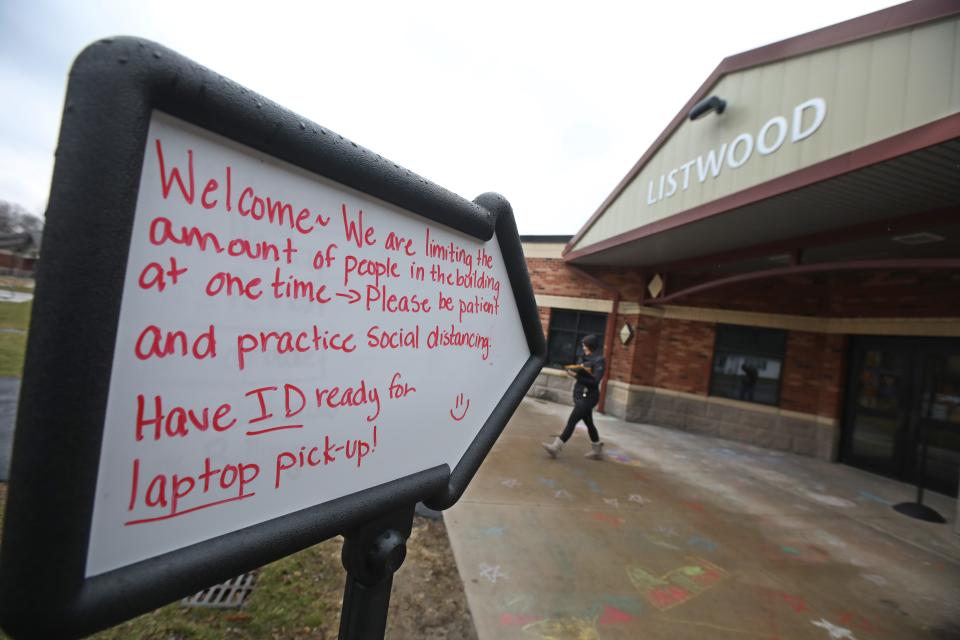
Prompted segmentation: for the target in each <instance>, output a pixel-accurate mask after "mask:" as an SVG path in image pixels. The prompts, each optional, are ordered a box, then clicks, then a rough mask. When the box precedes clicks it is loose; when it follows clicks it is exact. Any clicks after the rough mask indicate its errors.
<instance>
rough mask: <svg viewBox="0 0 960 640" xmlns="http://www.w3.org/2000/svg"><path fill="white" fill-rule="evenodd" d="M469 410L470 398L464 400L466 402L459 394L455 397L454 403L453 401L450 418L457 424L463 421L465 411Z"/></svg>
mask: <svg viewBox="0 0 960 640" xmlns="http://www.w3.org/2000/svg"><path fill="white" fill-rule="evenodd" d="M461 407H462V413H461ZM469 410H470V398H466V400H464V397H463V394H462V393H461V394H460V395H458V396H457V399H456V401H454V403H453V409H450V417H451V418H453V419H454V420H456V421H457V422H460V421H461V420H463V418H464V416H466V415H467V411H469ZM454 412H456V413H454ZM457 413H460V415H459V416H457Z"/></svg>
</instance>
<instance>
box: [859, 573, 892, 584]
mask: <svg viewBox="0 0 960 640" xmlns="http://www.w3.org/2000/svg"><path fill="white" fill-rule="evenodd" d="M860 577H861V578H863V579H864V580H866V581H867V582H872V583H873V584H875V585H877V586H878V587H882V586H885V585H886V584H887V579H886V578H884V577H883V576H880V575H877V574H875V573H864V574H861V575H860Z"/></svg>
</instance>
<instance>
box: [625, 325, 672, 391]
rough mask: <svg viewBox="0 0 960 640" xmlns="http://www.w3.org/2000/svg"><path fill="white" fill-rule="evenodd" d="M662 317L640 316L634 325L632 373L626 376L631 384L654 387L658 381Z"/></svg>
mask: <svg viewBox="0 0 960 640" xmlns="http://www.w3.org/2000/svg"><path fill="white" fill-rule="evenodd" d="M662 326H663V320H662V319H661V318H653V317H650V316H638V317H637V320H636V324H635V325H633V330H634V336H633V342H632V344H633V345H634V350H633V360H632V362H631V363H630V367H631V372H630V375H629V376H628V377H627V378H625V380H626V381H627V382H629V383H630V384H639V385H643V386H646V387H652V386H654V384H655V383H656V380H655V377H656V372H657V358H658V357H659V354H660V330H661V328H662Z"/></svg>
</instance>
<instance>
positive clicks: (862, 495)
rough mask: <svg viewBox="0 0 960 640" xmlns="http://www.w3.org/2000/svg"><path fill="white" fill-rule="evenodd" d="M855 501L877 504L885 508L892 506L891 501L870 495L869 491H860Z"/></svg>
mask: <svg viewBox="0 0 960 640" xmlns="http://www.w3.org/2000/svg"><path fill="white" fill-rule="evenodd" d="M857 500H867V501H870V502H877V503H879V504H882V505H884V506H887V507H889V506H890V505H892V504H893V501H891V500H887V499H886V498H883V497H881V496H878V495H876V494H873V493H870V492H869V491H861V492H860V497H859V498H857Z"/></svg>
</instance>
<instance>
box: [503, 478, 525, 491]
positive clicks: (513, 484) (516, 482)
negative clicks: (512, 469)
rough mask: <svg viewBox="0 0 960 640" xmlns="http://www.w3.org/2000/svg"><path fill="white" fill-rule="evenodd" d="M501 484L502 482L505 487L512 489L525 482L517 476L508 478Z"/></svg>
mask: <svg viewBox="0 0 960 640" xmlns="http://www.w3.org/2000/svg"><path fill="white" fill-rule="evenodd" d="M500 484H502V485H503V486H505V487H510V488H511V489H516V488H517V487H520V486H523V483H522V482H520V481H519V480H517V479H516V478H507V479H506V480H504V481H503V482H501V483H500Z"/></svg>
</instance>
